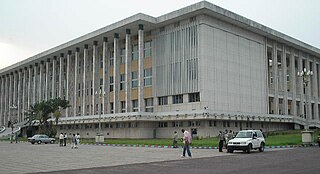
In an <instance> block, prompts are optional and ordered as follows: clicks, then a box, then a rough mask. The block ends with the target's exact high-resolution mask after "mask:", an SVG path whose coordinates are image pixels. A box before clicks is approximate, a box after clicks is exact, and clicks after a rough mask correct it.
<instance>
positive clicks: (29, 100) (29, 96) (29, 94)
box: [27, 65, 32, 110]
mask: <svg viewBox="0 0 320 174" xmlns="http://www.w3.org/2000/svg"><path fill="white" fill-rule="evenodd" d="M31 78H32V65H30V66H29V79H28V103H27V109H28V110H29V109H30V105H31Z"/></svg>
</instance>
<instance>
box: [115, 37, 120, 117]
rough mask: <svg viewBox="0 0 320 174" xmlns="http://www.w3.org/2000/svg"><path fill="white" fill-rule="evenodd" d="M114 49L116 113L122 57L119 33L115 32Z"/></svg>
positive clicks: (116, 111)
mask: <svg viewBox="0 0 320 174" xmlns="http://www.w3.org/2000/svg"><path fill="white" fill-rule="evenodd" d="M113 45H114V46H113V49H114V56H113V58H114V61H113V80H114V85H113V86H114V88H113V89H114V91H113V109H114V113H119V105H120V104H119V103H120V100H119V90H120V86H119V82H120V57H119V34H118V33H115V34H114V40H113Z"/></svg>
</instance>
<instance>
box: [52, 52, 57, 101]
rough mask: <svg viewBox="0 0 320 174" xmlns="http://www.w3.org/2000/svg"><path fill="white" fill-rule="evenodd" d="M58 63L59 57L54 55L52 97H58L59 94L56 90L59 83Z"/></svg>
mask: <svg viewBox="0 0 320 174" xmlns="http://www.w3.org/2000/svg"><path fill="white" fill-rule="evenodd" d="M56 65H57V57H56V56H53V60H52V83H51V85H52V87H51V88H52V89H51V93H52V97H51V98H52V99H54V98H56V97H57V95H56V92H57V90H56V84H57V82H56V77H57V76H56Z"/></svg>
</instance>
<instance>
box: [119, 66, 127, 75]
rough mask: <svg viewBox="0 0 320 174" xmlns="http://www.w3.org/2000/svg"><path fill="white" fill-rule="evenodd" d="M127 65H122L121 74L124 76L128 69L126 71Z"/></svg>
mask: <svg viewBox="0 0 320 174" xmlns="http://www.w3.org/2000/svg"><path fill="white" fill-rule="evenodd" d="M125 65H126V64H120V74H124V73H126V69H125V67H126V66H125Z"/></svg>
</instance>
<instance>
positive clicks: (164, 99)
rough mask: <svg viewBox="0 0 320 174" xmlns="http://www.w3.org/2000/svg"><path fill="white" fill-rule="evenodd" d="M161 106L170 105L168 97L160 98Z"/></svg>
mask: <svg viewBox="0 0 320 174" xmlns="http://www.w3.org/2000/svg"><path fill="white" fill-rule="evenodd" d="M158 102H159V103H158V104H159V105H168V96H165V97H159V98H158Z"/></svg>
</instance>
